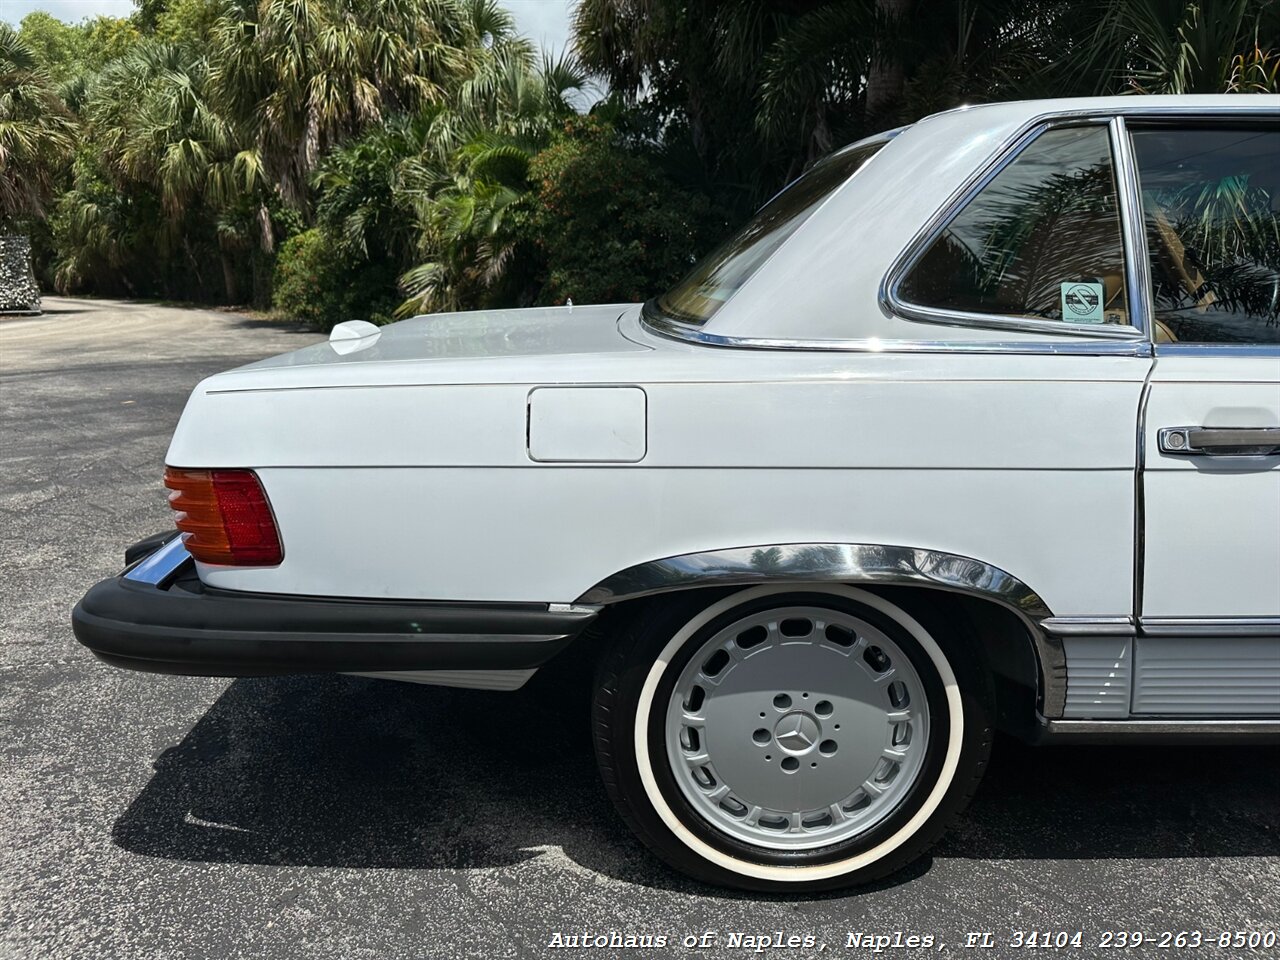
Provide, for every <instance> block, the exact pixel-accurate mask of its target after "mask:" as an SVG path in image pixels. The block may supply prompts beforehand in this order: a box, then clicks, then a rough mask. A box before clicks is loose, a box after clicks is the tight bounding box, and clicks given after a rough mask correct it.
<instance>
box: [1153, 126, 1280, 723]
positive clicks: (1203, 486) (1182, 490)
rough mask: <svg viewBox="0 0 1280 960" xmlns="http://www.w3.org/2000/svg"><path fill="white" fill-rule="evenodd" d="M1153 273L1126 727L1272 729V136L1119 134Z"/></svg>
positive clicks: (1275, 188)
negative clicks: (1195, 724) (1137, 722)
mask: <svg viewBox="0 0 1280 960" xmlns="http://www.w3.org/2000/svg"><path fill="white" fill-rule="evenodd" d="M1128 132H1129V136H1130V143H1131V146H1132V156H1133V159H1134V163H1135V166H1136V168H1137V176H1138V179H1139V184H1140V189H1141V197H1142V206H1143V217H1144V221H1145V226H1146V231H1145V233H1146V240H1147V250H1146V256H1147V261H1148V264H1149V268H1150V279H1151V293H1152V299H1151V305H1152V320H1153V324H1152V326H1153V330H1154V340H1155V353H1156V360H1155V364H1154V367H1153V370H1152V374H1151V377H1150V381H1149V388H1148V394H1147V398H1146V417H1145V426H1144V428H1143V431H1144V436H1143V439H1144V454H1145V466H1144V469H1143V477H1142V492H1143V506H1142V509H1143V512H1144V517H1143V528H1144V532H1145V541H1144V547H1143V555H1144V561H1145V562H1144V564H1143V571H1142V574H1141V576H1142V587H1141V593H1140V597H1139V608H1138V612H1139V633H1138V639H1137V642H1136V648H1135V655H1134V680H1133V702H1132V712H1133V713H1134V714H1136V715H1164V716H1179V715H1188V716H1194V715H1198V716H1202V717H1203V716H1214V717H1260V716H1274V715H1280V124H1277V123H1276V122H1275V121H1274V119H1271V120H1262V119H1259V120H1257V121H1254V122H1250V121H1248V120H1247V119H1238V118H1235V119H1225V118H1224V119H1223V120H1221V121H1218V122H1212V123H1210V122H1189V121H1181V122H1161V123H1141V122H1137V121H1134V122H1130V123H1129V124H1128Z"/></svg>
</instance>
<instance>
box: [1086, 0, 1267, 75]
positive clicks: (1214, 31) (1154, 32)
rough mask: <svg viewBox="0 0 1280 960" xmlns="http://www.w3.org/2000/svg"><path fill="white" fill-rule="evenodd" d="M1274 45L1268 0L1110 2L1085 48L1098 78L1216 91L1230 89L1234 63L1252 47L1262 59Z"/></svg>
mask: <svg viewBox="0 0 1280 960" xmlns="http://www.w3.org/2000/svg"><path fill="white" fill-rule="evenodd" d="M1277 43H1280V7H1278V6H1277V4H1275V3H1274V2H1271V0H1219V2H1217V3H1200V2H1191V0H1114V2H1112V3H1109V4H1107V5H1106V6H1105V7H1104V8H1103V10H1102V13H1101V14H1100V16H1099V17H1098V19H1097V25H1096V28H1095V32H1094V36H1093V38H1092V43H1091V48H1092V57H1093V59H1094V61H1095V62H1096V66H1095V67H1094V70H1095V71H1096V72H1097V73H1098V75H1099V76H1100V77H1101V78H1102V82H1103V83H1104V84H1107V85H1113V86H1122V85H1126V84H1127V85H1128V86H1130V87H1131V88H1132V89H1134V90H1136V91H1138V92H1142V93H1222V92H1224V91H1229V90H1231V89H1232V87H1233V75H1234V69H1233V68H1234V67H1235V66H1236V65H1237V64H1239V65H1240V66H1241V67H1244V66H1245V63H1244V58H1247V57H1250V55H1251V54H1253V53H1255V52H1256V53H1257V54H1258V56H1259V58H1262V59H1263V60H1265V59H1266V56H1267V53H1268V51H1270V50H1272V49H1273V48H1274V47H1275V46H1276V45H1277ZM1263 76H1264V77H1266V76H1267V71H1266V66H1265V65H1264V67H1263ZM1271 82H1272V83H1274V74H1271Z"/></svg>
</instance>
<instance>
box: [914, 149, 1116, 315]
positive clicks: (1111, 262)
mask: <svg viewBox="0 0 1280 960" xmlns="http://www.w3.org/2000/svg"><path fill="white" fill-rule="evenodd" d="M898 296H899V298H900V299H901V300H903V301H905V302H906V303H909V304H914V305H917V306H921V307H927V308H930V309H934V310H941V311H947V312H953V313H954V312H958V313H966V314H990V315H993V316H999V317H1008V318H1024V319H1035V320H1054V321H1061V322H1063V323H1068V324H1119V325H1127V324H1128V323H1129V311H1128V304H1127V302H1126V299H1125V272H1124V243H1123V238H1122V234H1121V229H1120V212H1119V201H1118V198H1117V191H1116V181H1115V171H1114V167H1113V164H1112V160H1111V145H1110V138H1109V136H1108V133H1107V128H1106V127H1104V126H1082V127H1065V128H1060V129H1055V130H1048V131H1046V132H1045V133H1043V134H1041V135H1040V136H1039V137H1037V138H1036V140H1035V141H1034V142H1033V143H1031V144H1030V145H1029V146H1027V147H1026V148H1025V149H1024V150H1023V151H1022V152H1021V153H1019V154H1018V156H1017V157H1015V158H1014V159H1013V161H1012V162H1010V163H1009V164H1008V165H1007V166H1005V168H1004V169H1003V170H1001V171H1000V172H999V173H998V174H997V175H996V176H995V177H994V178H993V179H992V180H991V181H990V182H989V183H987V185H986V186H984V187H983V188H982V189H981V191H979V193H978V194H977V195H975V196H974V197H973V199H971V200H970V201H969V203H968V204H967V205H966V206H965V207H964V208H963V209H962V210H961V211H960V212H959V213H958V214H957V215H956V216H955V218H954V219H953V220H952V221H951V223H950V224H948V225H947V227H946V229H944V230H943V231H942V233H940V234H939V235H938V236H937V237H936V238H934V240H933V241H932V242H931V243H930V245H929V247H928V248H927V249H926V250H925V252H924V254H923V255H922V256H921V257H920V258H919V259H918V260H917V261H916V262H915V264H914V266H912V267H911V269H910V271H909V272H908V273H907V275H906V277H905V278H904V279H903V281H902V284H901V286H900V287H899V290H898Z"/></svg>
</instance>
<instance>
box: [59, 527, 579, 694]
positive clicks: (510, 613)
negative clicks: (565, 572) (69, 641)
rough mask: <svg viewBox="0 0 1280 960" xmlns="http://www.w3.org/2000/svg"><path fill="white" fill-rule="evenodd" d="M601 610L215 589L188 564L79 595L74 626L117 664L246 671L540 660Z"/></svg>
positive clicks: (511, 664) (518, 665)
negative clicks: (161, 578) (160, 577)
mask: <svg viewBox="0 0 1280 960" xmlns="http://www.w3.org/2000/svg"><path fill="white" fill-rule="evenodd" d="M149 539H154V538H149ZM143 543H147V541H144V542H143ZM148 545H149V544H148ZM158 545H159V544H157V546H158ZM140 547H143V545H142V544H136V545H135V546H134V547H131V548H130V550H129V556H130V557H131V559H134V560H136V559H138V558H139V557H140V556H145V555H146V552H145V548H143V549H142V550H139V549H137V548H140ZM595 616H596V612H595V611H594V610H592V609H590V608H581V607H579V608H571V609H567V610H564V611H560V610H557V611H551V610H548V608H547V606H546V605H545V604H483V605H480V604H471V603H451V602H419V601H372V600H362V599H351V600H347V599H327V598H314V597H295V596H281V595H272V594H257V593H244V592H240V591H229V590H216V589H213V588H211V587H207V586H205V585H204V584H203V583H201V582H200V580H199V578H198V577H197V576H196V575H195V570H194V567H193V565H192V564H190V563H188V564H187V565H186V567H185V568H184V569H183V570H181V571H180V572H179V574H178V575H177V576H176V577H175V578H173V579H172V581H171V582H167V583H164V584H161V585H159V586H155V585H151V584H147V583H140V582H136V581H133V580H128V579H125V578H124V576H123V575H121V576H118V577H114V578H112V579H110V580H104V581H102V582H101V583H99V584H97V585H95V586H94V587H93V588H92V589H90V590H89V592H88V593H86V594H85V595H84V597H83V598H82V599H81V600H80V602H79V603H77V604H76V606H75V609H74V610H73V611H72V613H71V624H72V627H73V629H74V630H75V635H76V639H77V640H79V641H80V642H81V643H82V644H84V645H85V646H86V647H88V648H89V649H90V650H92V651H93V652H94V654H96V655H97V656H98V657H100V658H101V659H103V660H105V661H107V662H108V663H111V664H114V665H116V666H120V667H128V668H130V669H133V670H145V671H149V672H153V673H174V674H187V675H192V676H218V677H247V676H265V675H274V674H292V673H333V672H354V671H383V670H520V669H529V668H532V667H539V666H541V665H542V664H544V663H546V662H547V661H548V660H550V659H551V658H552V657H553V656H555V655H556V654H557V653H559V652H560V651H561V650H563V649H564V648H565V647H566V646H567V645H568V644H569V643H570V642H572V640H573V638H574V637H576V636H577V635H578V634H579V633H581V632H582V630H584V629H585V628H586V627H587V625H588V624H590V623H591V621H592V620H594V619H595Z"/></svg>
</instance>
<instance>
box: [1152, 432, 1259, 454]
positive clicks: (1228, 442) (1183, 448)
mask: <svg viewBox="0 0 1280 960" xmlns="http://www.w3.org/2000/svg"><path fill="white" fill-rule="evenodd" d="M1158 436H1159V442H1160V452H1161V453H1173V454H1179V455H1181V456H1184V457H1267V456H1271V455H1272V454H1275V453H1280V427H1162V428H1161V430H1160V433H1159V434H1158Z"/></svg>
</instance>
